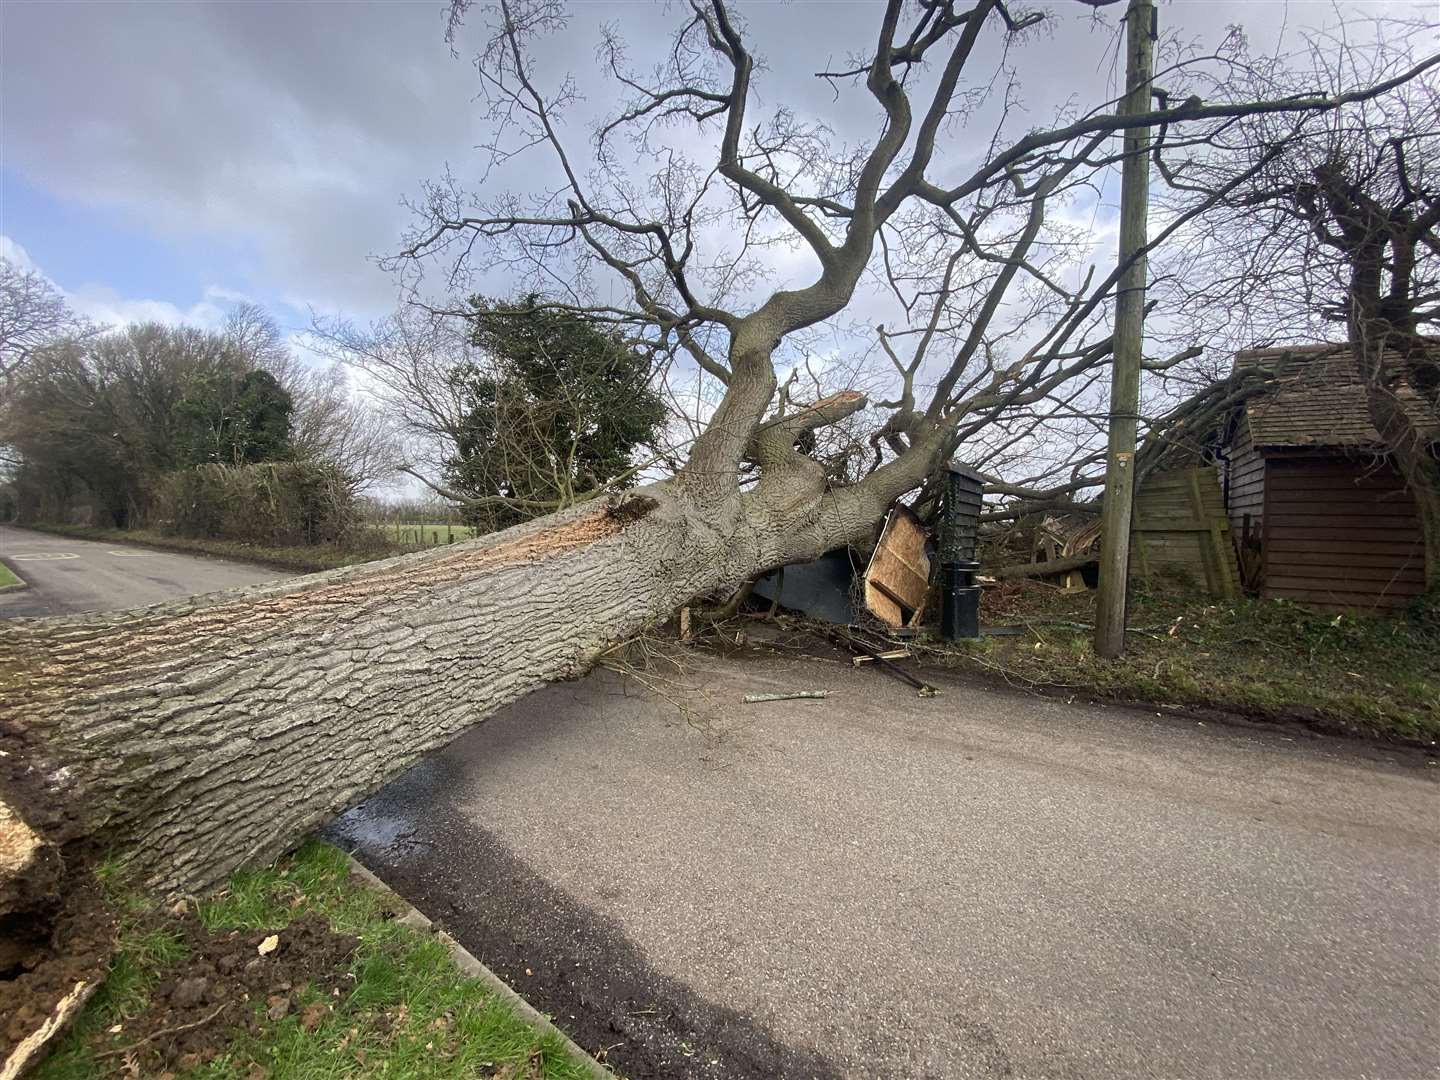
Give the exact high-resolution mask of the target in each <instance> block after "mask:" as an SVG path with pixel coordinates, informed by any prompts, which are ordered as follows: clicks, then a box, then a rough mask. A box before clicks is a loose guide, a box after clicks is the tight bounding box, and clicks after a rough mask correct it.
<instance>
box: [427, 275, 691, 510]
mask: <svg viewBox="0 0 1440 1080" xmlns="http://www.w3.org/2000/svg"><path fill="white" fill-rule="evenodd" d="M470 305H471V308H472V311H473V314H472V315H471V317H470V325H471V334H470V340H471V343H472V344H473V345H474V346H475V347H476V348H477V349H478V350H479V352H480V354H481V355H482V356H483V357H484V358H485V362H484V363H483V364H482V363H478V362H476V361H466V362H464V363H461V364H459V365H457V366H456V367H455V368H453V369H452V370H451V372H450V375H449V377H450V379H451V380H452V382H453V384H454V386H455V389H456V392H457V394H458V396H459V398H460V400H461V402H462V409H463V415H462V417H461V420H460V424H459V427H458V429H457V431H456V433H455V435H456V438H455V448H454V453H453V454H452V455H451V456H450V457H448V458H447V459H446V460H445V462H444V469H445V478H446V480H447V482H448V483H449V484H450V486H451V487H452V488H454V490H455V491H457V492H459V493H461V494H463V495H464V496H466V497H467V499H468V500H469V501H470V504H471V506H472V510H471V516H472V517H475V518H477V519H479V520H482V521H483V522H484V523H487V524H491V525H492V527H493V526H496V525H500V524H508V523H510V522H512V521H515V520H523V519H524V518H525V517H533V516H534V515H535V513H537V512H538V511H541V510H547V509H557V508H559V507H563V506H567V505H569V504H570V503H573V502H575V501H577V500H578V499H580V498H583V497H585V496H586V495H588V494H590V493H593V492H595V491H598V490H599V489H601V488H603V487H606V486H619V487H625V486H629V485H630V484H631V483H633V476H634V473H635V465H636V464H637V463H636V461H635V456H636V453H637V451H639V450H640V449H641V448H643V447H645V446H649V445H653V444H654V443H655V442H656V441H657V439H658V438H659V433H660V429H661V427H662V425H663V424H664V422H665V418H666V409H665V403H664V402H663V401H662V400H661V398H660V396H659V395H658V394H657V393H656V392H655V390H654V389H653V388H652V387H651V385H650V378H651V374H652V369H651V364H650V361H649V359H648V357H647V356H645V355H644V354H643V353H641V352H639V351H637V350H635V349H633V348H630V347H628V346H627V345H626V344H625V343H624V341H623V340H622V339H621V337H620V335H619V334H618V333H616V332H615V331H614V330H613V329H612V328H608V327H605V326H603V325H597V324H596V323H595V322H594V321H593V320H587V319H584V318H582V317H580V316H578V315H576V314H574V313H571V312H565V311H556V310H554V309H549V308H545V307H541V306H539V298H538V297H536V296H533V295H532V296H528V297H525V298H524V299H523V300H520V301H518V302H514V303H509V302H503V301H494V300H488V299H485V298H483V297H474V298H472V300H471V301H470Z"/></svg>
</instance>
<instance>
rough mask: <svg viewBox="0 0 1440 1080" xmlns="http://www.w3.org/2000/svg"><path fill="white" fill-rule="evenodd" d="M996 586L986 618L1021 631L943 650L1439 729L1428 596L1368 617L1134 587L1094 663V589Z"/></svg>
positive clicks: (1010, 675) (1340, 721)
mask: <svg viewBox="0 0 1440 1080" xmlns="http://www.w3.org/2000/svg"><path fill="white" fill-rule="evenodd" d="M997 592H998V595H997V596H996V599H995V600H994V601H993V603H991V604H990V605H989V606H987V610H986V612H985V620H984V621H985V622H986V623H992V624H1012V625H1014V624H1017V623H1018V624H1020V625H1021V626H1023V627H1024V631H1025V632H1024V633H1023V634H1021V635H1020V636H1018V637H987V638H983V639H981V640H980V641H979V642H976V643H975V644H973V645H965V646H946V647H944V649H943V650H942V656H943V657H944V658H945V659H946V660H948V661H949V662H952V663H955V664H958V665H960V666H966V667H971V668H975V669H979V670H984V671H988V672H990V673H994V674H999V675H1002V676H1003V677H1005V678H1006V679H1008V680H1009V681H1011V682H1015V683H1018V684H1021V685H1026V684H1029V685H1045V686H1051V687H1061V688H1069V689H1074V690H1077V691H1081V692H1086V693H1092V694H1096V695H1100V696H1108V697H1115V698H1119V699H1122V700H1129V701H1136V702H1147V703H1154V704H1160V705H1179V706H1187V707H1214V708H1219V709H1224V710H1229V711H1235V712H1241V713H1245V714H1248V715H1252V716H1258V717H1261V718H1268V719H1277V720H1300V721H1304V722H1309V723H1315V724H1318V725H1319V726H1322V727H1326V728H1329V729H1332V730H1338V731H1346V732H1353V733H1361V734H1369V735H1379V736H1384V737H1400V738H1403V739H1415V740H1420V741H1422V742H1434V741H1436V740H1440V612H1437V610H1436V608H1435V606H1434V602H1433V601H1431V603H1430V604H1429V605H1428V606H1427V605H1425V604H1424V603H1423V602H1422V603H1417V605H1416V606H1415V608H1414V609H1413V610H1412V611H1410V612H1409V613H1407V614H1405V615H1401V616H1395V617H1389V618H1372V617H1359V616H1355V615H1350V614H1343V615H1337V614H1335V613H1333V612H1329V613H1327V612H1320V611H1313V610H1310V609H1308V608H1304V607H1301V606H1298V605H1296V604H1291V603H1287V602H1285V601H1280V600H1253V599H1239V600H1233V601H1225V602H1215V601H1208V600H1196V599H1193V598H1187V597H1185V596H1183V595H1179V594H1175V593H1171V594H1164V593H1160V594H1145V593H1141V594H1139V595H1136V596H1134V597H1132V602H1131V609H1130V617H1129V620H1128V625H1129V626H1130V627H1132V628H1134V629H1132V632H1131V633H1130V634H1128V635H1127V646H1126V651H1125V655H1124V656H1123V657H1121V658H1120V659H1118V660H1104V659H1101V658H1100V657H1098V656H1097V655H1096V654H1095V651H1094V648H1093V646H1092V644H1091V637H1092V630H1091V629H1090V627H1091V625H1092V624H1093V617H1094V594H1093V593H1078V594H1075V593H1072V594H1065V593H1061V592H1059V591H1057V590H1054V589H1051V588H1049V587H1047V586H1043V585H1038V584H1031V585H1030V586H1028V587H1026V588H1023V589H1015V590H1012V591H1009V592H1008V594H1007V591H1006V590H998V591H997Z"/></svg>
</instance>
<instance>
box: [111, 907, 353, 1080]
mask: <svg viewBox="0 0 1440 1080" xmlns="http://www.w3.org/2000/svg"><path fill="white" fill-rule="evenodd" d="M155 927H156V928H157V929H161V930H165V931H169V932H171V933H174V934H177V935H179V937H180V938H181V939H182V940H183V942H184V943H185V946H186V948H187V949H188V955H187V956H186V958H185V959H184V960H182V961H181V962H180V963H179V964H177V965H176V966H175V967H174V968H172V969H171V970H169V971H168V972H166V974H165V977H164V979H163V981H162V982H161V983H160V984H159V985H158V986H156V987H155V989H154V990H153V991H152V992H151V994H150V1005H149V1007H148V1008H147V1009H145V1011H144V1012H142V1013H141V1014H140V1015H138V1016H136V1017H134V1018H132V1019H130V1020H127V1021H125V1023H124V1025H123V1027H122V1028H121V1030H119V1031H102V1032H100V1033H98V1034H97V1035H96V1037H95V1053H96V1058H97V1060H98V1061H99V1062H100V1063H102V1064H109V1065H110V1066H111V1067H112V1070H113V1072H114V1073H115V1074H117V1075H118V1074H121V1073H122V1072H125V1070H129V1071H128V1072H127V1073H125V1074H126V1075H134V1074H135V1070H136V1068H138V1069H139V1071H140V1075H144V1076H152V1075H157V1074H158V1075H162V1076H163V1075H164V1074H165V1073H167V1072H177V1071H183V1070H185V1069H191V1068H194V1067H196V1066H197V1065H201V1064H204V1063H205V1062H207V1061H209V1060H211V1059H212V1058H214V1057H215V1056H216V1055H218V1054H220V1053H221V1052H223V1051H224V1050H225V1049H226V1047H227V1046H228V1045H229V1044H230V1042H231V1040H232V1038H233V1037H234V1035H235V1033H236V1032H237V1030H244V1031H251V1032H258V1031H260V1029H261V1028H262V1027H264V1026H265V1025H266V1024H268V1023H271V1022H274V1021H278V1020H281V1019H283V1018H284V1017H285V1016H287V1015H289V1014H290V1013H291V1012H298V1013H299V1014H300V1017H301V1023H302V1025H306V1026H309V1027H314V1026H315V1024H317V1023H318V1022H319V1020H320V1019H321V1018H322V1017H323V1016H324V1015H325V1013H326V1011H327V1009H326V1007H325V1006H318V1005H307V1006H302V1005H301V1004H300V1003H299V1002H298V1001H297V998H296V995H297V993H298V991H299V990H300V988H301V987H303V986H304V985H305V984H306V983H309V984H311V986H312V987H313V989H314V990H316V991H317V992H319V993H320V994H322V995H324V996H325V997H326V998H329V999H334V1000H339V997H340V995H343V994H345V993H348V991H349V989H350V987H351V985H352V984H351V981H350V979H349V978H347V973H348V972H349V964H348V961H349V958H350V955H351V954H352V953H353V952H354V951H355V948H356V947H357V946H358V945H359V940H358V939H357V938H355V937H352V936H350V935H348V934H337V933H335V931H333V930H331V929H330V926H329V924H328V923H326V922H325V920H324V919H321V918H319V917H317V916H314V915H306V916H303V917H302V918H300V919H297V920H296V921H295V922H293V923H291V924H290V925H289V926H288V927H286V928H285V929H284V930H280V931H275V932H273V934H272V932H271V931H266V930H260V931H253V930H233V931H228V932H221V933H217V934H211V933H209V932H208V931H206V930H205V928H204V927H203V926H201V925H200V922H199V920H198V919H196V918H195V917H194V916H193V915H191V914H186V915H184V916H182V917H179V918H176V917H173V916H170V917H164V918H157V919H156V920H155ZM272 936H274V937H276V938H277V939H278V940H277V941H276V942H275V943H274V947H273V948H268V947H267V942H268V939H269V938H271V937H272ZM262 947H265V948H266V951H264V952H262V951H261V949H262Z"/></svg>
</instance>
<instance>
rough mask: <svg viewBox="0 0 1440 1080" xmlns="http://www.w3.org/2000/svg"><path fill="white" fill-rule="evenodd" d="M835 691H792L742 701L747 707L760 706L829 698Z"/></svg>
mask: <svg viewBox="0 0 1440 1080" xmlns="http://www.w3.org/2000/svg"><path fill="white" fill-rule="evenodd" d="M834 692H835V691H833V690H791V691H789V692H787V693H783V694H746V695H745V696H744V697H743V698H742V699H741V700H742V701H744V702H745V704H746V705H758V704H759V703H761V702H763V701H795V700H797V699H801V698H828V697H829V696H830V695H831V694H833V693H834Z"/></svg>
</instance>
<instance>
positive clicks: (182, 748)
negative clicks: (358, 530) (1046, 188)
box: [0, 486, 893, 893]
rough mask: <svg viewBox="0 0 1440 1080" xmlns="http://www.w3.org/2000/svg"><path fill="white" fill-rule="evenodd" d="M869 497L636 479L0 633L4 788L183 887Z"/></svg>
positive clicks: (291, 831) (819, 541)
mask: <svg viewBox="0 0 1440 1080" xmlns="http://www.w3.org/2000/svg"><path fill="white" fill-rule="evenodd" d="M792 494H793V492H792ZM887 494H888V493H876V494H874V495H873V496H872V497H871V498H870V499H869V500H868V501H856V500H854V499H853V498H852V499H850V500H847V502H846V503H845V504H844V505H843V506H841V505H839V504H837V503H836V502H835V501H834V500H833V499H831V498H830V497H829V496H825V495H823V494H822V493H821V492H820V491H819V490H818V488H817V489H815V490H813V491H812V493H811V496H812V497H811V498H810V499H809V500H808V505H806V506H798V507H797V506H796V505H795V503H794V502H791V503H790V504H789V505H787V506H784V507H781V506H776V505H769V506H767V505H765V504H764V503H763V501H757V500H756V499H755V498H754V497H753V496H743V495H740V494H739V493H735V494H733V495H732V496H731V497H730V498H728V499H725V500H721V501H718V502H713V503H710V504H707V505H701V504H697V503H695V502H693V501H690V500H689V499H687V498H686V497H684V496H683V495H682V494H679V493H678V492H677V491H676V490H674V489H673V488H670V487H666V486H655V487H652V488H647V489H644V490H642V491H641V492H639V493H636V494H634V495H632V496H631V497H630V498H628V499H626V500H625V501H623V502H619V503H611V504H609V505H606V506H599V507H597V506H596V505H594V504H589V505H587V506H584V507H578V508H573V509H571V510H567V511H564V512H562V513H559V514H555V515H552V516H551V517H548V518H543V519H539V520H536V521H533V522H530V523H527V524H525V525H521V526H517V527H516V528H513V529H510V530H507V531H505V532H503V533H498V534H495V535H493V536H490V537H486V538H482V539H479V540H475V541H471V542H468V543H465V544H457V545H453V546H451V547H449V548H446V549H442V550H437V551H429V552H423V553H420V554H416V555H406V556H401V557H399V558H395V559H389V560H386V561H384V562H379V563H371V564H366V565H364V566H359V567H352V568H347V569H344V570H339V571H333V572H330V573H325V574H319V575H314V576H311V577H306V578H301V579H295V580H291V581H286V582H280V583H275V584H270V585H264V586H259V587H252V588H248V589H242V590H231V591H227V592H222V593H215V594H212V595H209V596H203V597H198V598H193V599H190V600H187V601H184V602H181V603H177V604H169V605H162V606H156V607H150V608H144V609H140V610H137V611H130V612H119V613H113V614H104V615H97V616H80V617H68V618H61V619H47V620H33V621H19V622H17V623H15V624H13V625H10V626H8V627H7V628H5V629H4V630H3V631H0V658H3V659H0V738H3V741H4V748H5V750H6V753H7V756H6V757H5V758H4V759H0V760H3V761H5V762H6V763H7V765H8V766H9V767H10V774H9V776H8V784H7V786H10V787H12V788H14V787H15V786H16V785H17V784H22V783H28V784H30V786H31V788H32V789H33V788H34V787H35V786H36V784H40V785H41V786H43V788H44V793H45V794H46V795H47V796H48V797H49V798H51V799H52V800H54V801H55V804H56V805H63V806H65V807H68V808H69V811H68V813H69V816H70V819H71V824H70V826H69V827H68V829H66V830H62V831H63V833H64V835H61V836H58V837H52V838H51V839H54V840H58V841H60V842H66V841H69V842H74V841H76V840H79V839H83V840H84V841H86V842H87V843H91V844H98V845H99V846H100V847H101V848H103V849H104V850H106V851H108V852H110V853H113V854H114V855H117V856H118V857H119V858H121V859H122V860H123V861H124V863H125V864H126V865H127V866H128V867H129V868H131V869H132V870H133V871H134V872H135V873H136V875H137V878H136V880H137V881H138V882H140V883H141V884H143V886H144V887H146V888H148V889H150V890H153V891H158V892H163V893H185V892H197V891H200V890H203V889H206V888H208V887H212V886H214V885H216V884H218V883H219V882H221V881H223V880H224V879H225V878H226V877H227V876H228V875H229V874H230V873H232V872H233V871H234V870H236V869H237V868H239V867H240V866H242V865H245V864H247V863H251V862H254V861H257V860H266V859H269V858H272V857H275V856H277V855H278V854H280V853H282V852H283V851H284V850H286V849H287V848H288V847H289V846H291V845H293V844H294V843H295V842H297V841H298V840H299V839H300V838H301V837H303V836H304V835H305V834H306V833H307V832H309V831H310V830H312V829H314V828H315V827H316V826H317V825H319V824H321V823H323V822H324V821H326V820H327V819H328V818H330V817H331V816H332V815H334V814H335V813H337V812H338V811H340V810H342V809H344V808H345V807H347V806H349V805H352V804H353V803H354V802H356V801H357V800H359V799H361V798H363V797H364V796H366V795H368V794H369V793H371V792H373V791H375V790H376V789H377V788H379V787H381V786H382V785H383V784H385V783H386V782H387V781H389V780H390V779H392V778H393V777H394V776H396V775H397V774H398V773H400V772H401V771H402V770H403V769H405V768H406V767H407V766H408V765H410V764H411V763H412V762H414V761H415V760H416V759H417V758H419V757H420V756H421V755H423V754H425V753H427V752H428V751H431V750H434V749H436V748H438V747H441V746H443V745H445V744H446V743H448V742H449V741H451V740H452V739H454V738H455V737H456V736H458V735H459V734H460V733H462V732H463V731H465V730H466V729H468V728H470V727H472V726H473V725H475V724H477V723H479V722H480V721H482V720H484V719H485V718H486V717H487V716H489V715H490V714H492V713H494V712H495V711H496V710H498V709H500V708H502V707H503V706H505V705H506V704H508V703H510V702H512V701H514V700H516V699H517V698H519V697H521V696H523V695H524V694H526V693H528V692H530V691H531V690H534V689H536V688H537V687H539V686H541V685H543V684H544V683H547V682H550V681H553V680H556V679H564V678H571V677H575V676H578V675H579V674H581V673H583V672H584V671H585V670H586V668H587V666H588V665H589V664H590V663H591V661H592V660H593V659H594V657H595V656H596V655H597V654H598V653H599V652H600V651H601V650H603V649H604V648H605V647H606V646H607V645H608V644H610V643H612V642H614V641H615V640H616V639H619V638H622V637H624V636H626V635H628V634H631V633H633V632H635V631H636V630H637V629H639V628H640V627H642V626H644V625H645V624H647V623H648V622H651V621H653V620H656V619H659V618H663V617H667V616H668V615H669V614H671V613H672V612H673V611H674V610H675V609H676V608H678V607H679V606H681V605H682V604H684V603H685V602H686V601H688V600H690V599H691V598H692V597H694V596H696V595H698V594H702V593H708V592H712V591H714V590H716V589H720V588H733V587H735V586H737V585H739V584H740V583H741V582H743V581H745V580H746V579H748V578H750V577H753V576H754V575H755V574H757V573H759V572H761V571H764V570H766V569H769V568H771V567H774V566H778V565H781V564H783V563H786V562H790V561H793V560H796V559H808V558H813V557H814V556H816V555H818V554H820V553H822V552H823V551H825V550H828V549H829V548H831V547H834V546H835V545H837V544H840V543H846V542H850V541H852V540H857V539H860V538H861V537H863V536H864V535H865V534H866V533H867V532H868V531H869V530H871V529H873V527H874V523H875V522H876V521H877V520H878V519H879V517H880V516H881V514H882V513H883V510H884V508H885V506H886V505H888V503H889V501H890V500H891V499H892V498H893V495H890V496H889V497H886V495H887ZM17 768H18V769H21V770H22V771H23V774H24V775H20V773H18V772H16V769H17ZM33 794H34V792H33V790H32V792H31V795H32V796H33ZM12 801H15V800H12ZM32 801H33V800H32ZM19 805H21V806H22V807H23V805H24V802H23V800H22V801H20V802H19ZM61 816H64V815H61ZM32 824H33V822H32Z"/></svg>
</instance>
